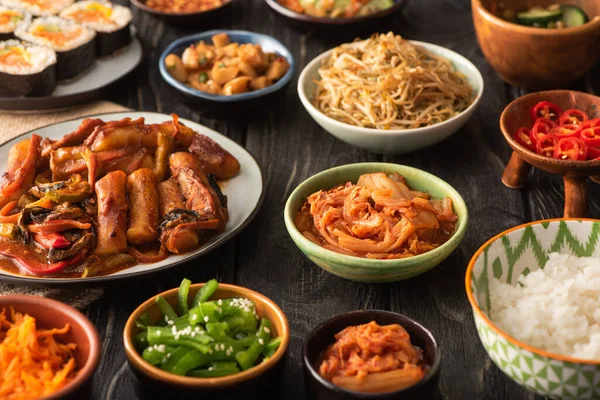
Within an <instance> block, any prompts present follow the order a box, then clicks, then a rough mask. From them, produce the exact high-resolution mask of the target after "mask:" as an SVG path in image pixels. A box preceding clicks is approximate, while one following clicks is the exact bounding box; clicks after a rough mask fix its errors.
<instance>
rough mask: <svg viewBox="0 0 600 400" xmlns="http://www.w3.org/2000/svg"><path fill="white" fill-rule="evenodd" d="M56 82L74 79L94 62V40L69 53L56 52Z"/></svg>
mask: <svg viewBox="0 0 600 400" xmlns="http://www.w3.org/2000/svg"><path fill="white" fill-rule="evenodd" d="M56 58H57V64H58V80H64V79H69V78H74V77H76V76H77V75H79V74H80V73H82V72H83V71H85V70H86V69H88V68H89V67H91V66H92V65H93V64H94V63H95V62H96V48H95V39H92V40H90V41H89V42H87V43H84V44H82V45H81V46H79V47H76V48H74V49H72V50H69V51H57V52H56Z"/></svg>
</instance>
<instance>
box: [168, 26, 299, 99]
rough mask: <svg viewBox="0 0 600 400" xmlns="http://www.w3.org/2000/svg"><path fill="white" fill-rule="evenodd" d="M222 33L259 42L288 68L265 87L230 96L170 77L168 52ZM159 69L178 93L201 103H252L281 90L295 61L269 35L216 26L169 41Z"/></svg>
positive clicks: (288, 79)
mask: <svg viewBox="0 0 600 400" xmlns="http://www.w3.org/2000/svg"><path fill="white" fill-rule="evenodd" d="M222 32H225V33H227V34H228V35H229V37H230V38H231V41H232V42H237V43H240V44H245V43H254V44H259V45H260V46H261V47H262V48H263V50H265V52H272V53H276V54H278V55H280V56H282V57H285V58H286V60H287V61H288V63H289V64H290V68H289V69H288V71H287V72H286V73H285V75H283V77H282V78H281V79H280V80H278V81H277V82H275V83H274V84H273V85H271V86H269V87H266V88H264V89H260V90H255V91H252V92H247V93H240V94H234V95H232V96H224V95H216V94H210V93H206V92H203V91H200V90H197V89H194V88H192V87H190V86H188V85H186V84H183V83H181V82H179V81H178V80H176V79H175V78H173V77H172V76H171V74H170V73H169V71H168V70H167V68H166V67H165V58H166V57H167V56H168V55H169V54H171V53H174V54H177V55H179V56H181V54H182V53H183V51H184V50H185V49H186V48H187V47H188V46H189V45H190V44H192V43H197V42H199V41H200V40H204V41H205V42H208V43H211V37H212V36H213V35H216V34H217V33H222ZM158 68H159V70H160V74H161V75H162V77H163V79H164V80H165V81H167V83H168V84H169V85H170V86H171V87H173V88H175V89H176V90H177V91H179V92H180V93H181V94H183V95H185V96H187V97H192V98H195V99H199V100H204V102H203V103H206V102H213V103H218V104H221V105H232V104H238V103H242V102H252V101H256V100H258V99H259V98H262V97H265V96H268V95H270V94H273V93H275V92H277V91H278V90H280V89H282V88H283V87H284V86H285V85H287V84H288V83H289V81H290V80H291V79H292V76H293V75H294V68H295V62H294V57H293V56H292V53H291V52H290V51H289V50H288V49H287V47H285V46H284V45H283V44H282V43H281V42H280V41H278V40H276V39H275V38H272V37H271V36H267V35H263V34H260V33H254V32H248V31H234V30H227V29H216V30H212V31H207V32H202V33H198V34H195V35H190V36H185V37H182V38H180V39H177V40H176V41H174V42H173V43H171V44H170V45H169V46H167V48H166V49H165V50H164V51H163V52H162V54H161V55H160V59H159V60H158Z"/></svg>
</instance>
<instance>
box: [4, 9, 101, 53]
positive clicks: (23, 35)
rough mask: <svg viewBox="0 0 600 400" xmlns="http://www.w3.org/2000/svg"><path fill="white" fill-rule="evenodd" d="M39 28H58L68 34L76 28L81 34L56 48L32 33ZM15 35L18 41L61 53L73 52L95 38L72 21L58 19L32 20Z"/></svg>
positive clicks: (92, 33) (86, 29)
mask: <svg viewBox="0 0 600 400" xmlns="http://www.w3.org/2000/svg"><path fill="white" fill-rule="evenodd" d="M39 26H54V27H58V28H59V29H61V30H62V31H64V32H70V31H73V30H75V29H77V28H81V29H82V32H81V34H80V35H79V36H77V37H76V38H74V39H73V40H70V41H68V42H67V43H65V44H64V45H63V46H56V45H55V44H54V43H52V42H51V41H50V40H47V39H46V38H43V37H40V36H37V35H35V34H33V33H32V32H35V31H36V30H37V28H38V27H39ZM15 35H16V36H17V37H18V38H19V39H22V40H27V41H28V42H31V43H35V44H39V45H41V46H48V47H50V48H52V49H54V50H56V51H58V52H61V51H69V50H73V49H75V48H77V47H80V46H82V45H84V44H85V43H87V42H89V41H90V40H92V39H94V37H95V36H96V32H94V31H93V30H91V29H89V28H86V27H84V26H82V25H79V24H76V23H74V22H72V21H67V20H65V19H62V18H59V17H45V18H36V19H34V20H33V22H32V23H31V24H29V25H28V26H23V25H20V26H19V28H18V29H17V30H16V32H15Z"/></svg>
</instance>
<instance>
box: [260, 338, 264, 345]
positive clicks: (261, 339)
mask: <svg viewBox="0 0 600 400" xmlns="http://www.w3.org/2000/svg"><path fill="white" fill-rule="evenodd" d="M258 344H260V345H261V346H264V345H265V341H264V340H263V338H258Z"/></svg>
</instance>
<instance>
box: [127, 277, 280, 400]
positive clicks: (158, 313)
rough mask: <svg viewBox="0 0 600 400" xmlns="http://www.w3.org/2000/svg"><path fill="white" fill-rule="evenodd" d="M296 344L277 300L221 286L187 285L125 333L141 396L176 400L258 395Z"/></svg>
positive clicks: (137, 317) (135, 318)
mask: <svg viewBox="0 0 600 400" xmlns="http://www.w3.org/2000/svg"><path fill="white" fill-rule="evenodd" d="M289 338H290V333H289V326H288V321H287V318H286V317H285V315H284V314H283V312H282V311H281V309H280V308H279V307H278V306H277V304H275V303H274V302H273V301H272V300H270V299H268V298H267V297H265V296H263V295H262V294H260V293H257V292H254V291H252V290H250V289H246V288H243V287H240V286H234V285H227V284H219V283H218V282H217V281H216V280H211V281H208V282H207V283H199V284H193V285H192V284H191V282H190V281H189V280H188V279H184V280H183V281H182V283H181V285H180V287H179V288H175V289H171V290H168V291H166V292H163V293H160V294H158V295H157V296H154V297H152V298H150V299H149V300H147V301H146V302H144V303H143V304H142V305H140V306H139V307H138V308H137V309H136V310H135V311H134V312H133V313H132V314H131V316H130V317H129V319H128V321H127V323H126V325H125V330H124V332H123V343H124V346H125V352H126V355H127V360H128V363H129V366H130V368H131V370H132V371H133V373H134V375H135V377H136V378H137V380H138V382H139V384H140V385H138V386H139V387H138V389H142V392H143V393H145V394H147V393H149V392H150V393H152V395H153V396H154V395H157V394H159V393H168V394H169V396H170V397H174V398H184V397H186V396H189V395H192V394H194V393H199V392H203V393H206V392H215V394H217V393H218V396H219V398H223V396H224V395H225V393H227V392H230V393H232V394H233V395H235V396H236V397H237V395H239V394H242V393H243V394H244V398H247V395H248V394H251V393H252V392H256V393H258V392H259V390H258V387H259V386H260V387H262V388H263V389H264V388H266V387H268V386H269V385H270V384H271V383H273V379H271V378H268V377H269V376H272V375H274V374H275V373H276V372H277V370H278V369H277V368H275V366H276V365H277V364H279V363H280V361H281V360H282V358H283V357H284V354H285V353H286V351H287V347H288V343H289ZM269 380H270V381H271V382H270V383H269ZM258 382H260V384H259V386H257V383H258ZM275 383H276V382H275ZM261 390H262V389H261ZM236 392H237V395H236ZM182 396H183V397H182Z"/></svg>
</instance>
